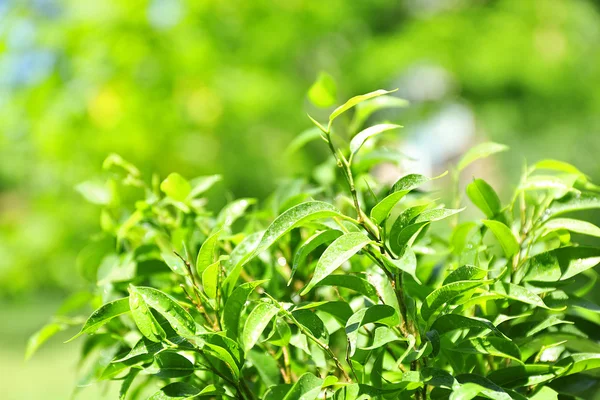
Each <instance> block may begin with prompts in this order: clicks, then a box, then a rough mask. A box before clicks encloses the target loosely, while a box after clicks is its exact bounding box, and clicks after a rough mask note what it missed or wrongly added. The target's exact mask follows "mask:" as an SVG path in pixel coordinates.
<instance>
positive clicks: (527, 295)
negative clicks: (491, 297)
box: [492, 282, 550, 309]
mask: <svg viewBox="0 0 600 400" xmlns="http://www.w3.org/2000/svg"><path fill="white" fill-rule="evenodd" d="M492 292H493V293H497V294H499V295H501V296H502V297H505V298H507V299H511V300H516V301H520V302H521V303H525V304H531V305H532V306H536V307H541V308H547V309H549V308H550V307H548V306H546V304H545V303H544V300H542V299H541V297H540V296H538V295H537V294H535V293H533V292H532V291H530V290H529V289H526V288H524V287H523V286H519V285H516V284H514V283H509V282H496V283H495V284H494V287H493V289H492Z"/></svg>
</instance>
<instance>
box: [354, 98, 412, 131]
mask: <svg viewBox="0 0 600 400" xmlns="http://www.w3.org/2000/svg"><path fill="white" fill-rule="evenodd" d="M408 104H409V103H408V101H407V100H404V99H401V98H399V97H394V96H386V95H383V96H379V97H374V98H372V99H369V100H366V101H363V102H362V103H359V104H357V105H356V109H355V113H354V117H353V119H352V124H351V127H352V128H351V131H352V132H356V131H357V130H358V129H359V128H360V127H361V126H362V125H363V124H364V123H365V122H366V121H367V119H369V117H370V116H371V115H372V114H373V113H375V112H377V111H379V110H384V109H388V108H403V107H407V106H408Z"/></svg>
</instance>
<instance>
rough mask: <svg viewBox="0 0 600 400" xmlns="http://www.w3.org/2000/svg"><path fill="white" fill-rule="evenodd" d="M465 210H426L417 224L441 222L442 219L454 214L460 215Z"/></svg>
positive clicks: (416, 220) (418, 218)
mask: <svg viewBox="0 0 600 400" xmlns="http://www.w3.org/2000/svg"><path fill="white" fill-rule="evenodd" d="M463 210H464V207H463V208H458V209H451V208H434V209H431V210H425V211H423V212H422V213H421V215H419V216H418V217H417V218H416V219H415V223H416V224H418V223H420V222H434V221H441V220H442V219H445V218H448V217H450V216H452V215H454V214H458V213H459V212H461V211H463Z"/></svg>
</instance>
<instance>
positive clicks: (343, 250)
mask: <svg viewBox="0 0 600 400" xmlns="http://www.w3.org/2000/svg"><path fill="white" fill-rule="evenodd" d="M370 242H371V239H369V238H368V237H367V236H365V235H364V234H362V233H360V232H353V233H347V234H345V235H343V236H340V237H339V238H337V239H336V240H335V241H334V242H333V243H332V244H331V245H330V246H329V247H327V249H326V250H325V251H324V252H323V255H321V258H320V259H319V261H318V262H317V266H316V268H315V273H314V275H313V277H312V279H311V280H310V282H309V283H308V285H306V287H305V288H304V289H303V290H302V292H301V293H300V294H301V295H305V294H306V293H308V292H309V291H310V290H311V289H312V288H313V287H314V286H315V285H316V284H317V283H319V282H320V281H321V280H323V279H324V278H325V277H326V276H328V275H330V274H331V273H332V272H333V271H335V270H336V269H337V268H338V267H339V266H340V265H342V264H343V263H344V262H345V261H347V260H348V259H349V258H350V257H352V256H353V255H354V254H356V253H357V252H358V251H359V250H361V249H362V248H363V247H365V246H366V245H367V244H369V243H370Z"/></svg>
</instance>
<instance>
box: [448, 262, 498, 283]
mask: <svg viewBox="0 0 600 400" xmlns="http://www.w3.org/2000/svg"><path fill="white" fill-rule="evenodd" d="M486 275H487V271H486V270H485V269H481V268H477V267H476V266H474V265H463V266H462V267H458V268H456V269H455V270H454V271H452V272H451V273H450V274H449V275H448V276H447V277H446V279H444V283H443V284H442V285H447V284H449V283H452V282H458V281H471V280H479V279H483V278H485V276H486Z"/></svg>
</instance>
